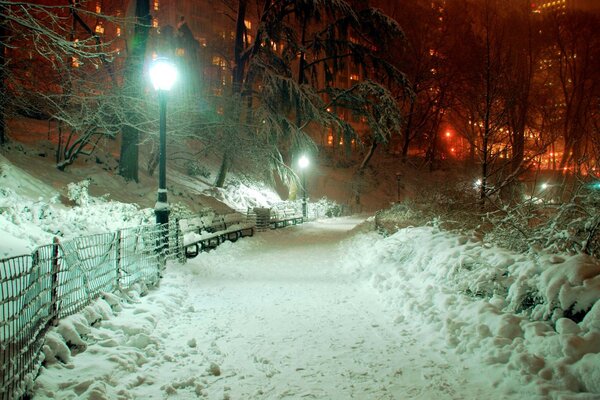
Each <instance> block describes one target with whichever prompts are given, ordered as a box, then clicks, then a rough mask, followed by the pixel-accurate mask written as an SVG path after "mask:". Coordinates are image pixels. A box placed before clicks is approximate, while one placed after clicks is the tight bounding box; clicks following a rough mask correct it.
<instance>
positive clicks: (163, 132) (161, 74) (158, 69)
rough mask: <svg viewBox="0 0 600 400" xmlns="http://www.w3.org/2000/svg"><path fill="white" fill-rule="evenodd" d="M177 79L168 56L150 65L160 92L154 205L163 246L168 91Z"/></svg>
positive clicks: (166, 219)
mask: <svg viewBox="0 0 600 400" xmlns="http://www.w3.org/2000/svg"><path fill="white" fill-rule="evenodd" d="M176 79H177V69H176V68H175V65H173V64H172V63H170V62H169V60H168V59H166V58H157V59H156V60H154V61H153V62H152V65H151V66H150V80H151V81H152V85H153V86H154V89H156V91H157V92H158V107H159V133H160V147H159V167H158V198H157V200H156V205H155V206H154V214H155V215H156V223H157V224H160V225H161V226H162V227H163V240H164V241H163V246H164V247H165V248H166V247H168V237H167V236H168V226H167V225H166V224H168V223H169V203H168V202H167V92H168V91H169V90H171V88H172V87H173V84H174V83H175V80H176Z"/></svg>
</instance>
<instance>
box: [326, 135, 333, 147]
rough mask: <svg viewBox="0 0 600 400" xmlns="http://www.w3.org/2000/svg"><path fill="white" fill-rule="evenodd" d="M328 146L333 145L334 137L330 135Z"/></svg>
mask: <svg viewBox="0 0 600 400" xmlns="http://www.w3.org/2000/svg"><path fill="white" fill-rule="evenodd" d="M327 144H328V145H330V146H331V145H333V135H332V134H329V136H327Z"/></svg>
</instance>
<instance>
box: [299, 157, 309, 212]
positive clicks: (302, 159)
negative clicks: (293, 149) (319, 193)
mask: <svg viewBox="0 0 600 400" xmlns="http://www.w3.org/2000/svg"><path fill="white" fill-rule="evenodd" d="M308 164H310V161H309V160H308V157H306V156H305V155H303V156H302V157H300V159H299V160H298V166H299V167H300V170H301V171H302V218H305V219H306V217H307V215H308V212H307V209H306V168H307V167H308Z"/></svg>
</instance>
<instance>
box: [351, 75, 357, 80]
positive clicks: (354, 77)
mask: <svg viewBox="0 0 600 400" xmlns="http://www.w3.org/2000/svg"><path fill="white" fill-rule="evenodd" d="M350 80H351V81H357V80H358V74H350Z"/></svg>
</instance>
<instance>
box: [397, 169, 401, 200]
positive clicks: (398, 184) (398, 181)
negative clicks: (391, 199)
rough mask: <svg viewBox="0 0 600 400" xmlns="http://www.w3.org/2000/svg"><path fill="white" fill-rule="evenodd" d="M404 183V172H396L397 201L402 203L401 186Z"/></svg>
mask: <svg viewBox="0 0 600 400" xmlns="http://www.w3.org/2000/svg"><path fill="white" fill-rule="evenodd" d="M401 181H402V172H396V201H397V202H400V186H401Z"/></svg>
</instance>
